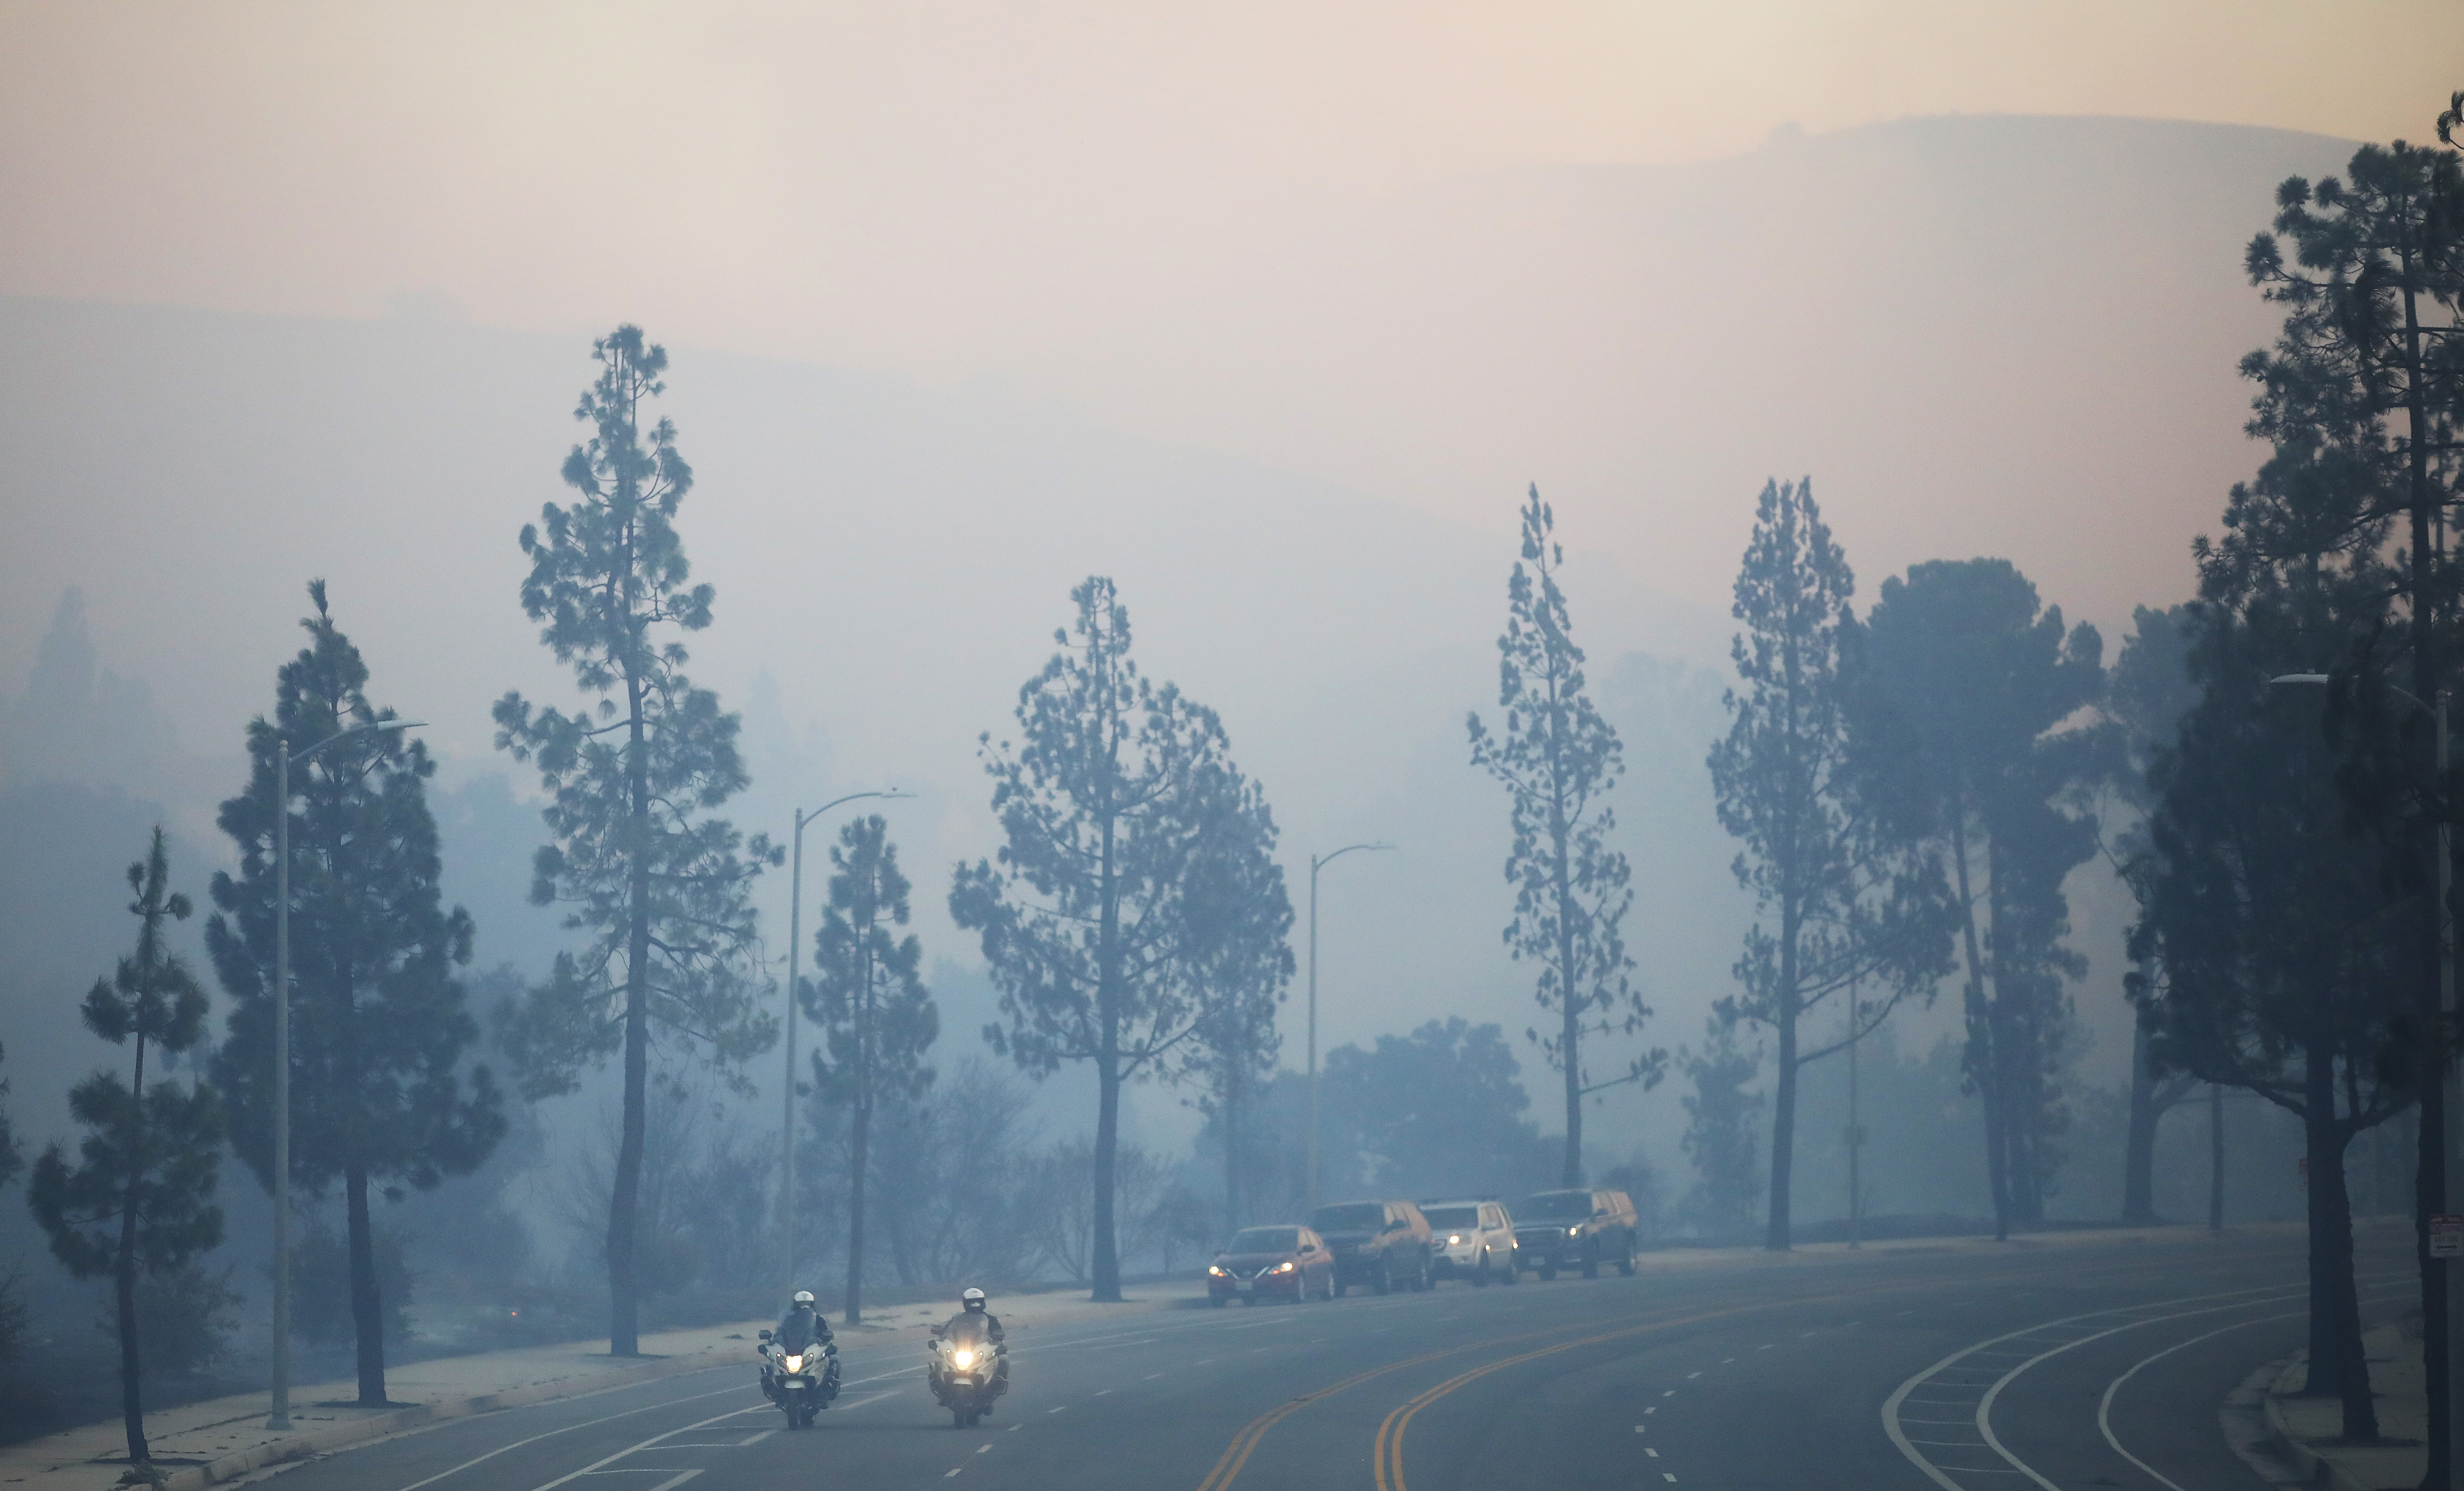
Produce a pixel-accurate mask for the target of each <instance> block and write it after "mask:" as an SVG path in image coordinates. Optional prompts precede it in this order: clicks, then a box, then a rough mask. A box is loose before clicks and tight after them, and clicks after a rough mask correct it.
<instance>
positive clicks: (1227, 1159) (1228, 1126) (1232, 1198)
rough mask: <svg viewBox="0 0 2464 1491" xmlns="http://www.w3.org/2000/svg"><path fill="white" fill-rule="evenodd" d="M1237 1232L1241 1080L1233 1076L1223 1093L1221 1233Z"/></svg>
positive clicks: (1239, 1185)
mask: <svg viewBox="0 0 2464 1491" xmlns="http://www.w3.org/2000/svg"><path fill="white" fill-rule="evenodd" d="M1242 1054H1243V1057H1244V1058H1245V1056H1246V1055H1247V1053H1245V1052H1243V1053H1242ZM1240 1230H1241V1081H1240V1079H1239V1078H1237V1077H1235V1078H1234V1079H1233V1080H1232V1082H1231V1083H1230V1084H1229V1085H1227V1086H1226V1087H1225V1089H1224V1093H1223V1231H1224V1233H1225V1234H1226V1235H1227V1236H1228V1235H1230V1234H1232V1233H1235V1232H1238V1231H1240Z"/></svg>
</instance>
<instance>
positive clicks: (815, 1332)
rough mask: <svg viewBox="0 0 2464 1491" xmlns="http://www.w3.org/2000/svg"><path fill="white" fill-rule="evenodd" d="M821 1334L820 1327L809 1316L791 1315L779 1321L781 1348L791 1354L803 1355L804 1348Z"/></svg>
mask: <svg viewBox="0 0 2464 1491" xmlns="http://www.w3.org/2000/svg"><path fill="white" fill-rule="evenodd" d="M820 1335H821V1330H820V1328H819V1327H817V1326H816V1325H815V1324H814V1323H813V1321H812V1320H810V1319H809V1318H806V1317H803V1316H799V1315H790V1316H788V1317H787V1318H786V1319H785V1320H782V1321H781V1322H780V1323H779V1337H778V1339H779V1349H781V1350H782V1351H784V1352H786V1353H787V1354H788V1355H790V1356H801V1355H803V1350H804V1348H806V1347H808V1346H810V1345H812V1344H813V1342H814V1341H815V1340H816V1339H817V1338H819V1336H820Z"/></svg>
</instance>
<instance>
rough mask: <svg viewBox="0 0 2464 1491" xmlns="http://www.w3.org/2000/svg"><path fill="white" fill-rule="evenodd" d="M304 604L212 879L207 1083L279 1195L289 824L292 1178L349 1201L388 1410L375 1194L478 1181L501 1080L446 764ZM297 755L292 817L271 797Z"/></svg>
mask: <svg viewBox="0 0 2464 1491" xmlns="http://www.w3.org/2000/svg"><path fill="white" fill-rule="evenodd" d="M308 596H309V599H310V601H311V602H312V603H314V604H315V606H316V613H315V614H314V615H312V616H309V617H306V618H304V619H303V620H302V621H301V622H300V625H301V627H302V628H303V629H304V630H306V631H307V633H308V638H309V642H308V646H307V647H304V648H302V649H301V650H300V652H299V654H298V655H297V657H295V658H293V659H292V660H291V661H290V662H288V663H285V664H283V665H282V667H281V668H280V669H279V670H278V671H277V672H276V674H275V703H274V713H273V716H272V717H271V718H267V717H264V716H259V717H258V718H256V719H254V720H252V721H251V722H250V724H249V728H248V751H249V758H250V770H249V780H248V786H247V788H246V790H244V791H243V792H242V793H241V794H240V795H239V796H238V797H235V798H232V799H231V800H229V801H227V802H225V803H224V804H223V805H222V812H221V815H220V818H219V822H220V823H221V825H222V830H223V832H225V833H226V834H229V835H230V836H231V842H232V844H234V845H235V846H236V847H237V848H238V850H239V872H238V873H237V874H232V873H231V872H229V871H217V872H216V873H215V875H214V878H213V901H214V906H215V908H216V910H215V914H214V916H213V917H212V919H211V920H209V922H207V924H206V947H207V950H208V952H209V953H210V954H211V955H212V957H213V963H214V972H215V975H216V976H217V978H218V979H219V980H220V982H221V984H222V986H223V992H224V993H226V994H228V995H230V996H231V999H232V1001H233V1003H232V1007H231V1015H230V1018H229V1032H230V1033H229V1037H228V1039H226V1040H225V1041H224V1042H223V1044H222V1047H221V1049H220V1050H218V1051H216V1052H215V1053H214V1063H213V1076H214V1085H216V1086H217V1087H219V1088H220V1089H221V1091H222V1094H223V1098H224V1101H225V1103H226V1105H227V1106H228V1107H229V1110H230V1113H231V1140H232V1145H233V1147H234V1148H235V1149H236V1150H237V1151H239V1154H240V1157H241V1158H242V1159H243V1160H245V1161H246V1162H247V1164H248V1166H249V1168H250V1169H251V1170H252V1171H253V1172H255V1173H256V1176H257V1178H258V1180H259V1181H261V1182H262V1183H263V1184H264V1185H265V1187H266V1189H267V1190H268V1191H272V1190H273V1189H274V1184H275V1174H274V1122H275V1115H274V1040H275V1032H274V1024H275V982H274V969H275V888H276V886H277V884H278V882H279V878H280V877H279V874H278V871H279V868H280V866H277V865H276V863H275V846H276V837H275V833H276V829H277V827H278V824H279V820H278V817H277V815H279V814H281V813H284V812H289V813H290V815H291V834H290V840H291V897H292V907H291V977H292V986H293V987H292V995H291V1131H292V1146H291V1166H292V1179H293V1181H294V1183H295V1184H297V1185H298V1186H300V1187H301V1188H302V1189H304V1191H305V1192H306V1193H307V1195H310V1196H317V1195H322V1194H323V1193H325V1192H326V1191H327V1190H328V1189H329V1188H331V1187H333V1186H334V1185H336V1184H337V1183H339V1184H340V1185H341V1192H342V1208H343V1218H344V1229H343V1236H344V1239H345V1241H346V1246H347V1255H348V1258H349V1263H350V1300H351V1328H352V1338H353V1341H354V1343H355V1345H356V1348H357V1364H358V1375H359V1398H360V1401H361V1402H363V1403H383V1402H385V1323H386V1322H387V1321H388V1320H390V1319H392V1318H394V1317H395V1315H396V1313H397V1312H398V1311H399V1310H400V1308H401V1306H402V1304H403V1302H402V1301H401V1300H399V1299H395V1300H390V1301H388V1300H386V1299H385V1297H384V1290H383V1287H382V1283H381V1279H382V1275H381V1273H380V1270H379V1267H378V1240H377V1236H376V1223H375V1218H374V1217H373V1215H372V1214H371V1211H370V1206H369V1195H370V1192H371V1191H372V1190H373V1191H377V1192H382V1193H384V1194H385V1195H390V1196H394V1197H399V1196H400V1195H402V1192H403V1188H405V1187H408V1188H412V1189H416V1190H422V1191H426V1190H432V1189H433V1188H434V1187H435V1186H437V1185H438V1184H439V1183H440V1182H442V1181H443V1180H444V1178H445V1177H446V1176H447V1175H462V1174H468V1173H471V1172H472V1171H474V1170H476V1169H478V1167H479V1166H480V1164H481V1163H482V1162H483V1161H485V1160H486V1159H487V1157H488V1155H489V1153H490V1152H491V1151H494V1150H495V1147H496V1142H497V1141H498V1140H499V1139H501V1138H502V1137H504V1133H505V1128H506V1119H505V1114H504V1110H503V1103H502V1098H501V1095H500V1094H499V1093H498V1091H497V1088H496V1085H495V1079H494V1077H493V1076H492V1075H491V1074H490V1072H489V1070H488V1068H487V1067H486V1066H484V1065H468V1064H467V1063H468V1059H469V1057H470V1055H471V1053H472V1047H473V1044H474V1042H476V1040H477V1038H478V1033H479V1032H478V1027H477V1025H476V1023H475V1022H473V1020H472V1018H471V1016H470V1013H469V1011H468V1010H467V1009H466V1008H465V1007H464V994H463V989H462V984H461V981H460V980H459V979H458V978H456V977H455V976H454V970H455V969H457V968H459V967H461V966H462V965H464V964H467V963H469V962H470V961H471V933H472V927H471V916H470V913H469V912H467V911H465V910H463V909H462V908H460V907H458V906H456V907H452V908H450V909H449V908H448V907H447V906H446V905H445V901H444V895H443V892H442V889H441V884H440V883H441V881H442V878H443V875H444V862H443V859H442V858H441V855H440V849H439V844H438V841H437V834H436V819H435V816H434V815H433V814H431V813H430V812H429V808H428V781H429V778H430V777H432V776H434V775H435V772H436V763H435V762H434V761H432V760H430V759H429V755H428V750H427V747H426V746H424V745H422V744H421V743H420V742H419V741H418V740H417V739H415V738H412V737H410V736H408V735H407V733H406V732H403V731H399V730H373V729H366V728H365V727H368V726H374V725H378V724H380V723H382V722H384V721H385V720H390V719H393V718H396V717H397V716H396V715H395V714H394V713H393V712H392V711H391V710H387V709H381V708H379V707H377V706H376V705H374V704H372V703H370V702H369V700H368V696H367V683H368V668H367V664H366V662H365V661H364V660H363V658H362V657H361V655H360V649H359V648H358V647H355V646H353V645H352V643H351V640H350V638H349V637H348V636H346V635H344V634H343V632H342V630H341V627H340V626H338V625H335V623H334V617H333V613H332V611H331V609H330V608H329V607H328V606H327V603H326V594H325V583H324V581H315V582H313V583H311V584H310V585H309V587H308ZM354 726H357V727H362V730H361V733H360V734H357V735H349V736H346V737H343V738H341V739H337V740H334V743H333V744H332V745H330V746H328V747H326V748H325V749H323V750H321V751H319V752H318V753H317V754H316V755H314V756H309V757H307V758H306V759H304V760H303V759H297V753H298V752H302V751H306V750H308V749H310V748H313V747H315V746H317V745H318V744H319V742H322V741H325V740H328V739H331V738H332V737H334V736H335V735H338V734H339V733H340V732H341V731H343V730H345V729H348V728H351V727H354ZM285 740H288V741H289V742H290V743H291V745H292V748H293V750H294V752H295V759H294V762H293V766H292V772H291V790H292V793H293V795H294V798H295V800H296V802H297V805H296V806H294V805H292V804H278V803H276V801H275V796H276V792H277V788H276V785H275V778H276V766H275V754H276V752H277V751H278V750H279V748H280V745H281V742H283V741H285ZM466 1068H467V1069H466Z"/></svg>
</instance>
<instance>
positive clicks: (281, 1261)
mask: <svg viewBox="0 0 2464 1491" xmlns="http://www.w3.org/2000/svg"><path fill="white" fill-rule="evenodd" d="M426 723H428V722H427V721H426V720H418V719H388V720H371V721H368V722H366V723H364V724H359V725H353V726H350V727H349V728H347V729H345V730H341V731H338V732H336V733H335V734H333V735H327V736H326V737H325V738H324V739H322V740H319V741H318V742H317V743H316V744H315V745H312V746H310V747H309V748H308V749H307V750H305V751H302V752H300V753H299V759H301V760H303V761H304V760H306V759H308V757H310V756H315V755H316V754H317V753H318V752H319V751H322V750H323V749H325V748H326V747H327V746H329V745H332V744H333V743H334V742H335V741H337V740H341V739H342V738H344V737H346V736H349V735H364V734H366V733H367V732H369V731H372V730H416V729H418V728H419V727H420V726H422V725H425V724H426ZM265 1427H266V1428H268V1429H273V1430H288V1429H289V1428H290V1427H291V741H290V738H289V737H288V736H283V737H280V738H277V739H276V740H275V742H274V1395H273V1402H272V1404H271V1405H270V1408H269V1411H268V1412H267V1414H266V1415H265Z"/></svg>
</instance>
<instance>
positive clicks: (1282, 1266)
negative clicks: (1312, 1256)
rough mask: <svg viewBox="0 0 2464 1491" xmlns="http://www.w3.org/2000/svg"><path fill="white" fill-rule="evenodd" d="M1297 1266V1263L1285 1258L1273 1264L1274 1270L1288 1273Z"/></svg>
mask: <svg viewBox="0 0 2464 1491" xmlns="http://www.w3.org/2000/svg"><path fill="white" fill-rule="evenodd" d="M1297 1266H1299V1265H1297V1264H1295V1263H1294V1262H1293V1261H1291V1260H1290V1259H1286V1260H1284V1261H1282V1262H1280V1263H1277V1264H1276V1265H1275V1272H1277V1273H1279V1274H1288V1273H1290V1272H1291V1271H1292V1270H1293V1269H1294V1268H1295V1267H1297Z"/></svg>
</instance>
